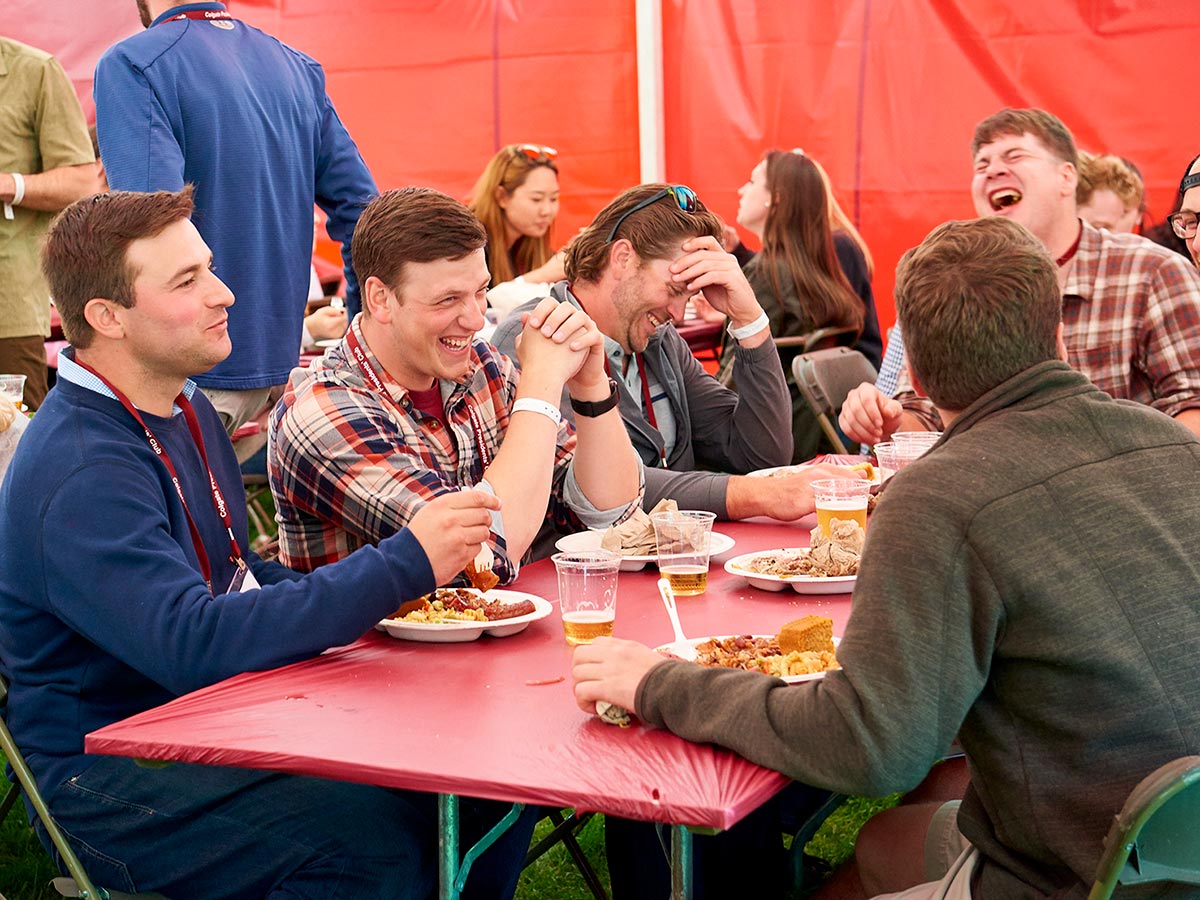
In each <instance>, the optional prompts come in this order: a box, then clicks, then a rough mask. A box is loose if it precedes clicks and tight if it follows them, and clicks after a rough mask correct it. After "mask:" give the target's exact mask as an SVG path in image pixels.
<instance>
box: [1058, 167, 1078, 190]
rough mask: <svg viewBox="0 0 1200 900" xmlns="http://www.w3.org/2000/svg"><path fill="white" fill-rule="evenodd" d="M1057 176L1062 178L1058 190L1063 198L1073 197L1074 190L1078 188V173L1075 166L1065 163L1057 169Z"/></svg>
mask: <svg viewBox="0 0 1200 900" xmlns="http://www.w3.org/2000/svg"><path fill="white" fill-rule="evenodd" d="M1059 175H1060V177H1061V178H1062V187H1061V188H1060V190H1061V192H1062V195H1063V196H1064V197H1074V196H1075V188H1077V187H1078V186H1079V172H1078V171H1077V170H1076V168H1075V166H1074V165H1072V164H1071V163H1069V162H1065V163H1063V164H1062V166H1061V167H1060V169H1059Z"/></svg>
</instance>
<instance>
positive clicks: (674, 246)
mask: <svg viewBox="0 0 1200 900" xmlns="http://www.w3.org/2000/svg"><path fill="white" fill-rule="evenodd" d="M668 187H669V185H665V184H655V183H651V184H642V185H638V186H637V187H635V188H630V189H629V190H627V191H623V192H622V193H621V194H619V195H618V196H617V198H616V199H615V200H613V201H612V202H611V203H610V204H608V206H606V207H604V209H602V210H600V214H599V215H597V216H596V218H595V219H594V220H593V221H592V224H591V225H589V226H588V227H587V228H585V229H584V230H583V231H582V232H580V233H579V234H578V235H576V236H575V237H574V239H572V241H571V243H570V244H569V245H568V246H567V258H566V260H565V262H564V269H565V271H566V276H567V280H568V281H586V282H597V281H599V280H600V277H601V276H602V275H603V274H604V269H605V267H606V266H607V265H608V252H609V247H610V246H611V242H610V241H608V240H607V238H608V233H609V232H610V231H612V229H613V225H615V224H616V223H617V221H618V220H620V219H621V217H622V216H624V215H625V212H626V211H627V210H630V209H633V207H635V206H637V205H638V204H639V203H641V202H642V201H643V200H646V199H648V198H650V197H653V196H654V195H655V194H657V193H659V192H660V191H664V190H666V189H667V188H668ZM706 234H708V235H712V236H713V237H715V238H716V239H717V240H718V241H719V240H721V235H722V225H721V220H720V219H719V218H717V216H716V215H714V214H713V213H711V212H709V211H708V209H707V208H706V207H705V205H704V204H703V203H701V202H700V198H699V197H697V198H696V208H695V211H694V212H686V211H685V210H682V209H680V208H679V204H678V203H677V202H676V200H675V198H674V197H672V196H671V195H670V194H667V195H666V196H664V197H663V198H662V199H661V200H659V201H658V202H656V203H651V204H650V205H649V206H647V207H645V208H643V209H639V210H638V211H637V212H635V213H633V214H632V215H630V216H629V217H628V218H626V219H624V220H623V221H621V224H620V227H619V228H618V229H617V233H616V234H615V235H614V236H613V240H618V239H620V238H625V239H626V240H627V241H629V242H630V243H631V244H632V245H633V251H634V253H636V254H637V255H638V258H639V259H641V260H643V261H644V262H648V261H650V260H652V259H669V258H674V257H676V256H678V255H679V253H680V252H681V251H680V249H679V246H680V245H681V244H682V243H683V242H684V241H686V240H689V239H690V238H696V237H703V236H704V235H706Z"/></svg>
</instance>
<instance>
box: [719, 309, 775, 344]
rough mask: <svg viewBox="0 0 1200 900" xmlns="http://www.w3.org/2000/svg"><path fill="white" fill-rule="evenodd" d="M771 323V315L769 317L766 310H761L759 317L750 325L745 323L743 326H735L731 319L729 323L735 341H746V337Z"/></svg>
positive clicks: (730, 332) (729, 329)
mask: <svg viewBox="0 0 1200 900" xmlns="http://www.w3.org/2000/svg"><path fill="white" fill-rule="evenodd" d="M770 325H771V319H770V317H768V316H767V314H766V313H765V312H761V313H759V314H758V318H757V319H755V320H754V321H753V322H751V323H750V324H749V325H743V326H742V327H741V328H734V327H733V322H732V321H731V322H730V323H729V328H728V331H729V336H730V337H731V338H733V339H734V340H735V341H744V340H745V339H746V338H748V337H750V336H751V335H755V334H758V333H759V332H760V331H762V330H763V329H764V328H768V327H770Z"/></svg>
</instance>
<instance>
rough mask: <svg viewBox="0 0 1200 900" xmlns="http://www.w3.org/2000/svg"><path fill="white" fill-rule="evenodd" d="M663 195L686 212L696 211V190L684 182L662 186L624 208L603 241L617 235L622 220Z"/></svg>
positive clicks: (608, 240)
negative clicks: (639, 201) (636, 202)
mask: <svg viewBox="0 0 1200 900" xmlns="http://www.w3.org/2000/svg"><path fill="white" fill-rule="evenodd" d="M663 197H674V198H675V202H676V203H678V204H679V208H680V209H682V210H683V211H684V212H686V213H694V212H695V211H696V203H697V202H698V201H697V200H696V192H695V191H693V190H692V189H691V188H690V187H688V186H687V185H686V184H673V185H670V186H669V187H665V188H663V189H662V190H661V191H658V192H656V193H653V194H651V195H650V196H649V197H647V198H646V199H645V200H643V201H642V202H641V203H638V204H636V205H635V206H631V207H630V208H629V209H627V210H625V212H623V213H621V216H620V217H619V218H618V219H617V221H616V222H614V223H613V227H612V230H611V231H609V233H608V237H606V238H605V239H604V243H606V244H611V243H612V240H613V238H615V237H616V236H617V229H618V228H620V227H621V223H622V222H624V221H625V220H626V219H628V218H629V217H630V216H632V215H633V214H634V213H635V212H637V211H638V210H642V209H645V208H646V207H647V206H650V205H651V204H654V203H657V202H658V201H659V200H661V199H662V198H663Z"/></svg>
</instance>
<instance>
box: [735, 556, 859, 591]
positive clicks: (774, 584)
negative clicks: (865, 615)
mask: <svg viewBox="0 0 1200 900" xmlns="http://www.w3.org/2000/svg"><path fill="white" fill-rule="evenodd" d="M807 555H808V548H807V547H780V548H779V549H776V550H759V551H757V552H755V553H743V554H742V555H741V556H735V557H734V558H733V559H731V560H729V561H728V562H727V563H725V571H726V572H728V573H729V574H730V575H736V576H737V577H738V578H744V579H745V580H746V582H747V583H748V584H749V585H750V587H753V588H758V589H759V590H762V591H782V590H784V589H785V588H789V587H790V588H791V589H792V590H794V591H795V592H796V593H798V594H848V593H850V592H851V591H852V590H854V581H855V579H856V578H857V577H858V576H857V575H800V574H789V575H785V574H776V573H774V572H771V571H755V569H754V568H752V567H751V565H752V563H753V561H755V560H765V559H767V558H771V557H775V558H779V557H784V558H786V559H795V558H799V557H802V556H807ZM760 567H761V566H760Z"/></svg>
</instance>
